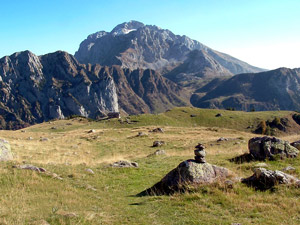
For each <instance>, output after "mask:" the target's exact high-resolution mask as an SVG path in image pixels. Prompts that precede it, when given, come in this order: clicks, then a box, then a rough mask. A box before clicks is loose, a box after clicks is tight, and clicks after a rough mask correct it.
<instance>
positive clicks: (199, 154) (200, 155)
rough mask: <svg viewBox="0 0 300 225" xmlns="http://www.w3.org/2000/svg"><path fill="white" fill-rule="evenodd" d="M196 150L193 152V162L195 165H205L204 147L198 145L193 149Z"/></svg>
mask: <svg viewBox="0 0 300 225" xmlns="http://www.w3.org/2000/svg"><path fill="white" fill-rule="evenodd" d="M195 148H196V149H195V150H194V152H195V160H196V162H197V163H206V161H205V155H206V153H205V147H204V145H202V144H200V143H199V144H198V145H196V147H195Z"/></svg>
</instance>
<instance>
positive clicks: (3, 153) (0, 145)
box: [0, 139, 13, 161]
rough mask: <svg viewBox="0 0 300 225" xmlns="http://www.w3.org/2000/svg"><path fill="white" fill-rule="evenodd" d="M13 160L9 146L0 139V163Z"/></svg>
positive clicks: (5, 141)
mask: <svg viewBox="0 0 300 225" xmlns="http://www.w3.org/2000/svg"><path fill="white" fill-rule="evenodd" d="M10 160H13V154H12V152H11V147H10V144H9V142H8V141H7V140H4V139H0V161H10Z"/></svg>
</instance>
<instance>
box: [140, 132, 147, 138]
mask: <svg viewBox="0 0 300 225" xmlns="http://www.w3.org/2000/svg"><path fill="white" fill-rule="evenodd" d="M147 136H148V134H146V133H144V132H139V133H138V134H137V137H147Z"/></svg>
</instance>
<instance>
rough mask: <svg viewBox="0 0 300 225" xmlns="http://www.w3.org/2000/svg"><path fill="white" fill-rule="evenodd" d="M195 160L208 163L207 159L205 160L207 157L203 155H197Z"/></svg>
mask: <svg viewBox="0 0 300 225" xmlns="http://www.w3.org/2000/svg"><path fill="white" fill-rule="evenodd" d="M195 161H196V162H197V163H206V160H205V158H204V157H202V156H197V155H196V156H195Z"/></svg>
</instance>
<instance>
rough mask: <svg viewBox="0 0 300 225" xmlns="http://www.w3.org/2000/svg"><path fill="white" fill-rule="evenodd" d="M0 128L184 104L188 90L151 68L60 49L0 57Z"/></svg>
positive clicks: (131, 112) (187, 96) (160, 110)
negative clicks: (87, 59) (90, 59)
mask: <svg viewBox="0 0 300 225" xmlns="http://www.w3.org/2000/svg"><path fill="white" fill-rule="evenodd" d="M0 85H1V88H0V97H1V102H0V112H1V116H0V129H18V128H21V127H26V126H28V125H30V124H35V123H41V122H43V121H48V120H51V119H56V118H59V119H61V118H66V117H69V116H72V115H80V116H85V117H88V118H93V119H96V118H101V117H104V116H106V115H107V114H108V113H109V112H119V111H121V112H122V113H125V114H138V113H156V112H162V111H165V110H166V109H170V108H172V107H174V106H187V105H189V100H188V99H189V93H188V92H187V91H186V90H184V89H183V88H181V87H179V86H178V85H176V84H175V83H173V82H172V81H170V80H168V79H166V78H164V77H162V76H161V75H160V74H159V73H157V72H155V71H152V70H149V69H148V70H143V69H137V70H133V71H132V70H129V69H122V68H121V67H120V66H113V67H107V66H106V67H103V66H100V65H98V64H95V65H91V64H80V63H78V61H77V60H76V59H75V58H74V57H73V56H72V55H70V54H68V53H66V52H62V51H58V52H55V53H50V54H46V55H42V56H39V57H38V56H36V55H34V54H33V53H31V52H29V51H24V52H19V53H15V54H13V55H11V56H5V57H3V58H1V59H0Z"/></svg>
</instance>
